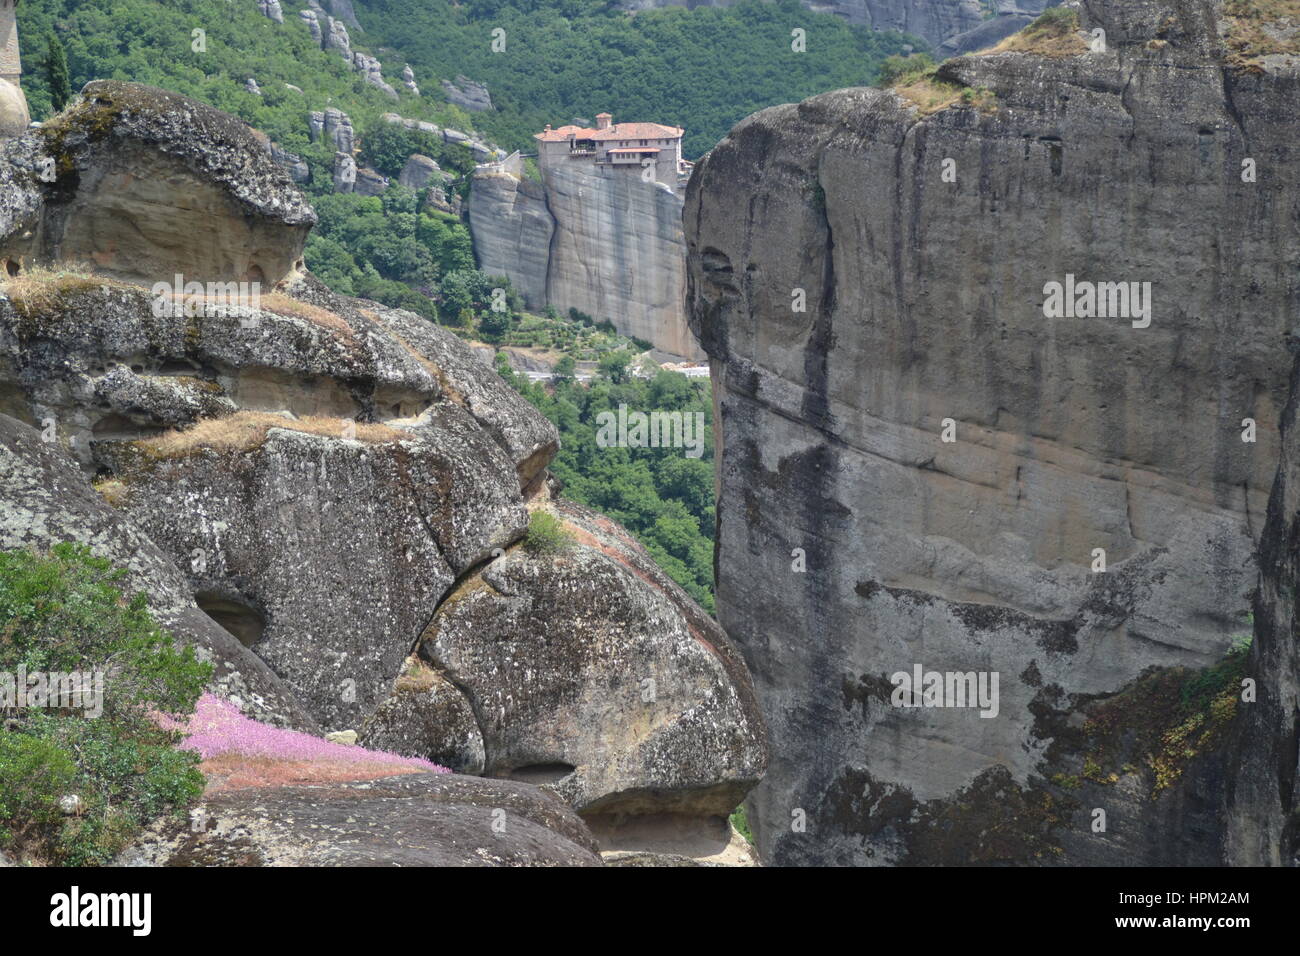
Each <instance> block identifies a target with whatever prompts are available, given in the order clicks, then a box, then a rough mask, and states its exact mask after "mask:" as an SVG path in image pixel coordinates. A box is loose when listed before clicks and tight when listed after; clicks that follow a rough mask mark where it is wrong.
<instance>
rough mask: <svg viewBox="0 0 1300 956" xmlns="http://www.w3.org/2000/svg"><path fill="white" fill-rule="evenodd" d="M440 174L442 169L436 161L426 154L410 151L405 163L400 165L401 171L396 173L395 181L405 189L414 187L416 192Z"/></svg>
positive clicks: (441, 174) (440, 175)
mask: <svg viewBox="0 0 1300 956" xmlns="http://www.w3.org/2000/svg"><path fill="white" fill-rule="evenodd" d="M442 176H443V172H442V169H441V168H440V167H439V166H438V164H437V162H435V161H434V160H432V159H430V158H429V157H428V156H422V155H420V154H419V153H412V154H411V155H410V156H409V157H408V158H407V160H406V165H405V166H403V167H402V172H401V173H400V174H399V175H398V177H397V181H398V182H399V183H400V184H401V185H403V186H405V187H406V188H407V189H414V190H416V191H417V192H418V191H419V190H421V189H424V188H425V187H427V186H428V185H429V183H430V182H431V181H433V180H434V179H435V178H439V179H441V177H442Z"/></svg>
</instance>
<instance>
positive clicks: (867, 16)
mask: <svg viewBox="0 0 1300 956" xmlns="http://www.w3.org/2000/svg"><path fill="white" fill-rule="evenodd" d="M802 2H803V5H804V6H805V7H807V8H808V9H809V10H813V11H815V12H817V13H833V14H835V15H837V16H841V17H844V18H845V19H846V20H848V21H849V22H850V23H860V24H862V25H863V26H869V27H871V28H872V29H875V30H902V31H905V32H907V33H911V34H913V35H914V36H919V37H922V38H923V39H925V41H926V42H928V43H930V44H931V45H934V46H937V45H938V44H939V43H941V42H942V41H944V40H946V39H947V38H948V37H950V36H954V35H956V34H958V33H961V32H963V31H965V30H969V29H971V28H972V27H974V26H975V25H976V24H978V23H979V22H980V17H981V16H982V12H981V10H980V5H979V2H978V0H802ZM728 5H729V4H728V3H727V2H726V0H714V2H708V0H704V2H700V0H626V2H624V4H623V6H624V7H625V8H626V9H628V10H651V9H654V8H656V7H690V8H691V9H694V8H695V7H721V6H728Z"/></svg>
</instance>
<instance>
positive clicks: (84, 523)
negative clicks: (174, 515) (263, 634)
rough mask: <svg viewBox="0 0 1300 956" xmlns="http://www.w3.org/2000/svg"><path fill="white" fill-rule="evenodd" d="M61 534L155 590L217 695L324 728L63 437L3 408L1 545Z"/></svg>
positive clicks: (295, 723)
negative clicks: (205, 662) (200, 600)
mask: <svg viewBox="0 0 1300 956" xmlns="http://www.w3.org/2000/svg"><path fill="white" fill-rule="evenodd" d="M61 541H74V542H77V543H79V544H84V545H86V546H87V547H89V548H90V550H91V551H92V552H93V553H94V554H96V555H97V556H99V557H102V558H107V559H108V560H110V561H112V562H113V563H114V564H116V565H118V566H119V567H122V568H125V569H126V571H127V578H126V581H125V582H124V584H123V588H124V590H126V591H127V592H128V593H130V594H136V593H141V592H143V593H144V594H147V595H148V596H149V604H150V609H151V610H152V611H153V613H154V615H155V616H156V617H157V619H158V621H159V623H160V624H161V625H162V626H163V627H165V628H166V629H167V630H169V631H170V632H171V633H172V634H174V635H175V636H176V637H177V638H178V639H179V640H180V641H182V642H183V643H186V644H191V645H193V646H194V647H195V648H197V649H199V650H200V651H201V652H204V653H205V654H206V655H207V656H208V657H209V659H210V660H211V661H212V663H213V665H214V666H215V668H216V673H215V675H214V678H213V685H212V686H213V689H214V691H215V692H216V693H217V694H219V695H220V696H222V697H224V698H226V699H228V700H230V701H232V702H233V703H234V704H235V705H236V706H238V707H239V709H240V710H241V711H242V712H243V713H245V714H247V715H248V716H249V717H252V718H254V719H256V720H259V721H262V722H263V723H269V724H273V725H275V726H281V727H291V728H294V729H297V730H306V731H314V730H315V729H316V723H315V721H314V720H313V719H312V718H311V717H310V716H308V715H307V713H306V711H305V710H303V708H302V707H301V706H300V705H299V704H298V702H297V699H296V698H295V697H294V695H293V693H292V692H291V691H289V690H288V689H287V688H286V687H285V686H284V684H283V683H282V682H281V681H280V679H279V678H277V677H276V676H275V674H273V673H272V672H271V671H270V669H269V668H267V666H266V664H264V663H263V662H262V661H261V660H260V659H259V658H258V657H257V656H256V655H254V654H253V653H252V652H251V651H249V650H247V649H246V648H245V647H244V646H242V645H241V644H240V643H239V641H238V640H236V639H235V637H234V636H233V635H231V634H230V633H228V632H227V631H225V630H223V629H222V628H221V627H219V626H217V624H216V623H215V622H214V621H213V620H212V619H211V618H209V617H208V616H207V615H205V614H204V613H203V612H202V611H200V610H199V609H198V607H197V606H196V605H195V603H194V599H193V597H192V592H191V591H190V589H189V587H188V586H187V582H186V580H185V577H184V575H183V574H182V573H181V572H180V571H179V570H178V568H177V566H176V565H175V564H174V563H173V562H172V561H171V560H170V558H168V557H167V556H166V555H165V554H164V553H163V552H162V551H161V550H160V549H159V548H158V547H157V546H156V545H155V544H154V543H153V542H152V541H150V540H149V539H148V538H147V537H146V536H145V535H143V534H142V533H141V532H140V531H139V529H138V528H136V527H135V526H134V525H132V524H131V523H130V522H129V521H128V520H126V519H125V518H124V517H123V516H121V515H120V514H118V513H117V512H116V511H114V510H113V509H112V508H111V507H110V506H109V505H108V504H107V503H106V502H105V501H104V499H103V498H102V497H101V496H100V495H99V494H97V493H96V492H95V491H94V490H93V489H92V488H91V486H90V483H89V482H88V481H87V480H86V479H85V477H84V476H83V475H82V474H81V472H80V471H79V470H78V468H77V467H76V465H75V464H74V463H73V461H72V460H71V459H70V458H69V457H68V456H67V455H65V454H64V453H63V452H62V451H61V449H60V447H59V445H58V444H57V443H55V442H52V441H44V440H43V439H42V437H41V433H40V432H37V431H36V430H35V429H33V428H31V427H30V426H28V425H25V424H23V423H22V422H19V421H17V420H16V419H13V418H10V417H9V416H7V415H4V414H0V549H9V548H25V547H31V548H36V549H38V550H46V549H48V548H50V547H52V546H53V545H55V544H57V543H59V542H61Z"/></svg>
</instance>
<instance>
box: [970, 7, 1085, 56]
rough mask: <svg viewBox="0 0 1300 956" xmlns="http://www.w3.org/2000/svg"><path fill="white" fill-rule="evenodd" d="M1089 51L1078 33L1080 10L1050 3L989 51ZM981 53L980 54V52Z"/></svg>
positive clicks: (1066, 53)
mask: <svg viewBox="0 0 1300 956" xmlns="http://www.w3.org/2000/svg"><path fill="white" fill-rule="evenodd" d="M1087 52H1088V44H1087V43H1086V42H1085V41H1084V39H1083V37H1082V36H1081V35H1080V34H1079V11H1078V10H1076V9H1074V8H1072V7H1049V8H1048V9H1047V10H1045V11H1043V14H1042V16H1040V17H1039V18H1038V19H1037V20H1035V21H1034V22H1033V23H1031V24H1029V26H1027V27H1025V28H1024V29H1023V30H1021V31H1020V32H1019V33H1013V34H1011V36H1009V37H1007V38H1006V39H1005V40H1003V41H1002V42H1001V43H999V44H998V45H997V46H995V47H992V48H991V49H988V50H981V51H980V53H981V54H986V53H1036V54H1038V55H1039V56H1049V57H1063V56H1078V55H1079V54H1080V53H1087ZM977 55H978V54H977Z"/></svg>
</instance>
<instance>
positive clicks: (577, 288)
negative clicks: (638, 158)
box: [469, 159, 702, 358]
mask: <svg viewBox="0 0 1300 956" xmlns="http://www.w3.org/2000/svg"><path fill="white" fill-rule="evenodd" d="M469 209H470V226H471V231H472V232H473V236H474V252H475V255H476V256H477V257H478V260H479V263H480V266H481V268H482V269H483V270H484V271H485V272H488V273H490V274H493V275H505V276H509V277H510V281H511V283H512V284H513V285H514V287H515V288H516V289H518V290H519V291H520V293H521V294H522V295H523V296H524V299H525V301H526V302H527V303H528V305H529V307H531V308H541V307H542V306H544V305H548V304H549V305H554V306H555V307H556V308H559V309H561V310H566V309H570V308H576V309H578V310H579V311H582V312H586V313H587V314H588V315H590V316H592V317H593V318H595V319H596V320H597V321H603V320H606V319H608V320H610V321H612V322H613V323H614V325H615V327H616V328H618V330H619V331H620V332H623V333H624V334H626V335H632V336H636V337H637V338H640V339H644V340H645V341H647V342H650V343H651V344H652V345H654V346H655V347H656V348H659V349H661V350H663V351H664V352H668V353H671V354H673V355H680V356H683V357H687V358H696V357H700V356H701V354H702V353H701V352H700V350H699V346H698V345H697V343H696V342H695V340H694V339H693V338H692V336H691V333H690V331H689V329H688V328H687V325H686V322H685V316H684V315H683V311H682V302H683V298H684V282H685V275H684V272H685V259H684V257H685V250H684V244H683V238H682V229H681V212H682V200H681V198H680V197H679V196H678V195H677V193H676V192H675V191H674V190H672V189H671V188H669V187H667V186H662V185H659V184H657V183H646V182H643V181H642V180H641V178H640V177H639V176H638V175H636V173H635V172H633V171H629V170H626V169H614V168H611V167H607V166H595V165H593V164H590V163H573V164H571V165H568V166H562V167H557V168H554V169H551V170H547V171H546V172H545V173H544V174H543V182H542V183H536V182H533V181H532V180H529V179H528V178H526V177H525V176H524V175H523V170H522V166H521V165H520V164H519V162H518V161H514V160H511V159H507V160H505V161H504V162H501V163H496V164H490V165H486V166H480V167H479V168H477V169H476V170H475V171H474V178H473V183H472V187H471V191H470V201H469Z"/></svg>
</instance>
